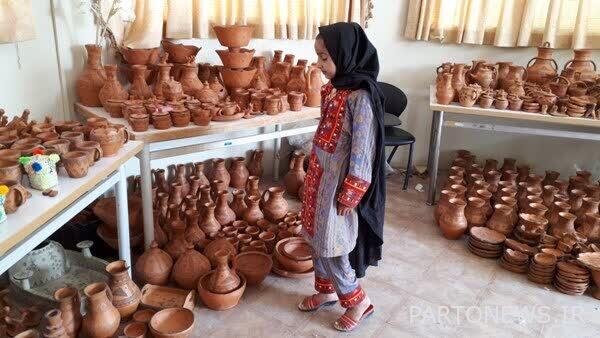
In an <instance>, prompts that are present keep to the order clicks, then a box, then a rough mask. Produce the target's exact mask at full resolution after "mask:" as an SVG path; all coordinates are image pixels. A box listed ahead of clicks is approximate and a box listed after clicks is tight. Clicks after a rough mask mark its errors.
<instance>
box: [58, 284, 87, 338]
mask: <svg viewBox="0 0 600 338" xmlns="http://www.w3.org/2000/svg"><path fill="white" fill-rule="evenodd" d="M54 299H55V300H56V301H57V302H58V308H59V309H60V312H61V317H62V326H63V327H64V329H65V331H66V333H67V335H68V336H69V337H77V334H78V333H79V330H80V329H81V321H82V316H81V297H80V296H79V292H78V291H77V289H75V288H71V287H64V288H60V289H58V290H56V291H55V292H54Z"/></svg>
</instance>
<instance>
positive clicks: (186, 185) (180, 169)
mask: <svg viewBox="0 0 600 338" xmlns="http://www.w3.org/2000/svg"><path fill="white" fill-rule="evenodd" d="M174 182H175V183H179V185H181V195H182V196H186V195H188V194H189V193H190V182H188V180H187V177H186V172H185V164H178V165H177V174H176V176H175V181H174Z"/></svg>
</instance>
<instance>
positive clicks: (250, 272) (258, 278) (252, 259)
mask: <svg viewBox="0 0 600 338" xmlns="http://www.w3.org/2000/svg"><path fill="white" fill-rule="evenodd" d="M271 267H273V260H272V259H271V256H269V255H267V254H265V253H263V252H258V251H250V252H244V253H241V254H239V255H237V256H236V268H237V270H238V271H239V272H241V273H242V274H244V276H245V277H246V279H247V281H248V284H249V285H258V284H260V283H262V281H263V280H264V279H265V278H266V277H267V275H268V274H269V271H271Z"/></svg>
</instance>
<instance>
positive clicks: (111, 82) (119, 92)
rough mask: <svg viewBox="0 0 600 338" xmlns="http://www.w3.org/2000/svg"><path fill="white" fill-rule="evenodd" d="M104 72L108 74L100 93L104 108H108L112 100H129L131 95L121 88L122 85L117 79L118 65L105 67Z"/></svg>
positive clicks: (99, 96)
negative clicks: (108, 103)
mask: <svg viewBox="0 0 600 338" xmlns="http://www.w3.org/2000/svg"><path fill="white" fill-rule="evenodd" d="M104 71H105V73H106V80H105V82H104V85H103V86H102V88H101V89H100V92H99V93H98V98H99V99H100V103H102V106H104V107H106V104H107V102H108V100H110V99H113V100H127V99H128V98H129V93H128V92H127V90H125V88H123V86H121V83H119V80H118V79H117V65H106V66H104Z"/></svg>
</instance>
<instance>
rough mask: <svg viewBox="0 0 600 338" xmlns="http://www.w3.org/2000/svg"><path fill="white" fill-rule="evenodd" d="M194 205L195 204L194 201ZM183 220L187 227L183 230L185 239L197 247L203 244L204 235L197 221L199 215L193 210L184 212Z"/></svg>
mask: <svg viewBox="0 0 600 338" xmlns="http://www.w3.org/2000/svg"><path fill="white" fill-rule="evenodd" d="M193 203H194V205H195V204H196V202H195V200H194V202H193ZM185 219H186V223H187V227H186V228H185V239H186V240H187V241H188V242H190V243H191V244H193V245H198V244H201V243H202V242H204V240H205V239H206V235H205V234H204V232H203V231H202V230H201V229H200V225H199V219H200V214H199V213H198V211H197V210H195V209H188V210H186V211H185Z"/></svg>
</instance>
